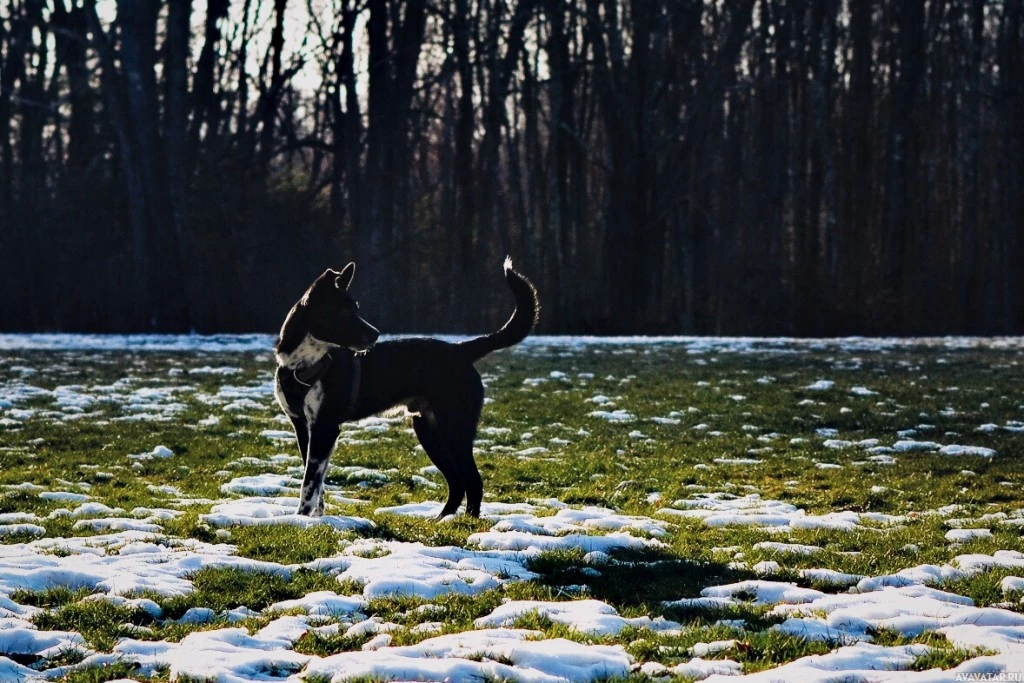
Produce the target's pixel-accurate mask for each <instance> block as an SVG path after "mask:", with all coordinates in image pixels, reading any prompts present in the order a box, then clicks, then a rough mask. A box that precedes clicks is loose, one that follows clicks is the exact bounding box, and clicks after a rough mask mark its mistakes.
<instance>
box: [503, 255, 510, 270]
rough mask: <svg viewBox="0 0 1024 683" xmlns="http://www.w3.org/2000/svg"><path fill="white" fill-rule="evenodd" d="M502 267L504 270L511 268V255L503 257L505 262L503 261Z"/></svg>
mask: <svg viewBox="0 0 1024 683" xmlns="http://www.w3.org/2000/svg"><path fill="white" fill-rule="evenodd" d="M502 267H503V268H504V269H505V272H508V271H510V270H512V257H511V256H506V257H505V263H504V265H503V266H502Z"/></svg>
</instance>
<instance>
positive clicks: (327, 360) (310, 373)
mask: <svg viewBox="0 0 1024 683" xmlns="http://www.w3.org/2000/svg"><path fill="white" fill-rule="evenodd" d="M333 362H334V357H333V356H332V355H331V353H330V351H328V352H327V353H325V354H324V355H323V356H321V357H320V360H318V361H317V362H315V363H313V364H312V365H307V366H306V367H304V368H295V369H294V370H292V375H293V376H294V377H295V381H296V382H298V383H299V384H302V385H303V386H307V387H311V386H313V385H314V384H316V382H317V380H318V379H320V378H321V377H322V376H323V374H324V373H325V372H327V368H329V367H331V363H333Z"/></svg>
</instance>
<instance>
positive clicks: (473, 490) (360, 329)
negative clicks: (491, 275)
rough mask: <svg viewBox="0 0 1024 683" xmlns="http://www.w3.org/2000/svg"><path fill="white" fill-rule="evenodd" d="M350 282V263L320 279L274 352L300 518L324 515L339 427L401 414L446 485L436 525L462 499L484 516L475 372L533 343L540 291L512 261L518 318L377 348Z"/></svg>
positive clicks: (508, 268)
mask: <svg viewBox="0 0 1024 683" xmlns="http://www.w3.org/2000/svg"><path fill="white" fill-rule="evenodd" d="M354 274H355V264H354V263H350V264H348V265H347V266H345V268H344V269H343V270H342V271H341V272H338V271H336V270H331V269H327V270H326V271H324V273H323V275H321V276H320V277H318V278H317V279H316V280H315V281H314V282H313V284H312V285H310V287H309V289H307V290H306V293H305V294H304V295H303V296H302V298H301V299H299V302H298V303H297V304H295V306H293V307H292V310H291V311H290V312H289V313H288V317H287V318H285V321H284V325H283V326H282V327H281V334H280V336H279V337H278V340H277V344H275V346H274V351H275V352H276V356H277V364H278V367H277V378H276V383H275V389H276V393H277V401H278V403H280V405H281V408H283V409H284V411H285V413H287V414H288V417H289V418H290V419H291V421H292V425H293V426H294V427H295V438H296V440H297V441H298V444H299V452H300V453H301V454H302V459H303V463H304V465H305V474H304V476H303V478H302V494H301V499H300V501H299V510H298V512H299V514H300V515H320V514H323V509H324V501H323V490H324V475H325V474H326V472H327V463H328V461H329V460H330V457H331V451H332V450H333V449H334V443H335V441H336V440H337V438H338V434H339V432H340V430H339V427H338V425H339V424H340V423H342V422H345V421H347V420H359V419H362V418H364V417H368V416H370V415H375V414H377V413H380V412H383V411H385V410H387V409H389V408H393V407H396V406H402V405H404V406H406V407H407V408H408V409H409V410H410V412H412V413H414V415H413V420H412V426H413V429H414V430H415V431H416V436H417V437H418V438H419V440H420V443H421V444H423V450H425V451H426V452H427V455H428V456H430V460H431V461H432V462H433V463H434V465H435V466H436V467H437V469H438V470H440V471H441V474H442V475H444V478H445V481H446V482H447V484H448V501H447V502H446V503H445V505H444V508H443V509H442V510H441V513H440V515H439V517H444V516H446V515H450V514H453V513H454V512H455V511H456V510H457V509H458V507H459V505H460V504H461V503H462V498H463V496H465V497H466V513H467V514H470V515H473V516H479V515H480V502H481V500H482V499H483V481H482V480H481V479H480V471H479V470H478V469H477V466H476V462H475V461H474V459H473V441H474V439H475V438H476V428H477V422H479V420H480V408H481V407H482V406H483V402H484V387H483V383H482V382H481V381H480V374H479V373H478V372H477V371H476V368H474V367H473V363H474V362H475V361H477V360H479V359H480V358H483V357H484V356H486V355H487V354H488V353H491V352H492V351H496V350H497V349H502V348H505V347H508V346H512V345H513V344H518V343H519V342H520V341H522V340H523V339H524V338H525V337H526V336H527V335H528V334H529V333H530V331H531V330H532V329H533V327H534V325H535V324H536V322H537V313H538V310H539V307H540V305H539V302H538V300H537V291H536V290H535V289H534V287H533V285H532V284H530V281H529V280H527V279H526V278H525V277H523V276H522V275H520V274H519V273H517V272H516V271H515V270H513V269H512V261H511V260H509V259H506V260H505V279H506V281H507V282H508V286H509V288H511V290H512V294H513V295H514V296H515V299H516V310H515V312H514V313H513V314H512V317H511V318H509V320H508V322H506V323H505V325H504V327H502V328H501V329H500V330H498V331H497V332H494V333H493V334H488V335H485V336H483V337H477V338H476V339H470V340H468V341H464V342H459V343H457V344H449V343H447V342H443V341H441V340H439V339H402V340H397V341H387V342H381V343H380V344H377V345H376V346H374V343H375V342H376V341H377V337H378V336H379V335H380V333H379V332H378V331H377V329H376V328H375V327H373V325H371V324H370V323H368V322H366V321H365V320H363V319H362V318H361V317H359V313H358V310H359V305H358V304H357V303H356V302H355V300H354V299H352V297H351V296H350V295H349V293H348V288H349V285H351V284H352V276H353V275H354Z"/></svg>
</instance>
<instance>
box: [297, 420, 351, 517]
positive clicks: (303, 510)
mask: <svg viewBox="0 0 1024 683" xmlns="http://www.w3.org/2000/svg"><path fill="white" fill-rule="evenodd" d="M340 431H341V430H340V429H339V428H338V425H335V424H330V423H328V424H318V423H315V424H313V425H312V426H311V427H310V429H309V453H308V455H307V456H306V471H305V473H304V474H303V476H302V494H301V498H300V499H299V511H298V512H299V514H300V515H308V516H310V517H316V516H319V515H321V514H323V510H324V502H323V495H324V476H325V475H326V474H327V465H328V463H329V462H330V460H331V451H332V450H333V449H334V443H335V442H336V441H337V440H338V434H339V433H340Z"/></svg>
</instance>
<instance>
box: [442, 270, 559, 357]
mask: <svg viewBox="0 0 1024 683" xmlns="http://www.w3.org/2000/svg"><path fill="white" fill-rule="evenodd" d="M505 280H506V281H507V282H508V286H509V289H511V290H512V295H513V296H514V297H515V298H516V310H515V311H514V312H513V313H512V317H511V318H509V319H508V322H506V323H505V325H504V326H503V327H502V328H501V329H500V330H498V331H497V332H492V333H491V334H485V335H484V336H482V337H477V338H476V339H469V340H467V341H464V342H460V343H459V348H461V349H462V351H463V353H465V354H466V355H467V356H469V358H470V359H472V360H474V361H476V360H478V359H480V358H483V357H484V356H486V355H487V354H489V353H491V352H492V351H497V350H498V349H504V348H505V347H508V346H513V345H514V344H518V343H519V342H521V341H523V340H524V339H526V335H528V334H530V332H531V331H532V330H533V328H534V326H535V325H536V324H537V316H538V314H539V313H540V301H539V300H538V299H537V290H536V289H535V288H534V286H533V284H532V283H531V282H530V281H529V280H527V279H526V278H525V277H523V275H522V274H520V273H518V272H516V271H515V270H513V269H512V259H511V258H506V259H505Z"/></svg>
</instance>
